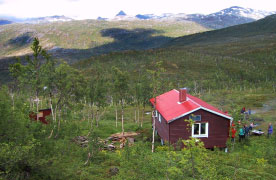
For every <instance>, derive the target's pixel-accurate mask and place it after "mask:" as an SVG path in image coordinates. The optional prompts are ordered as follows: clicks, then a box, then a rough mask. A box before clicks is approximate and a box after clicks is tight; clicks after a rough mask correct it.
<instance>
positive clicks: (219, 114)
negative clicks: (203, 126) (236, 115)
mask: <svg viewBox="0 0 276 180" xmlns="http://www.w3.org/2000/svg"><path fill="white" fill-rule="evenodd" d="M200 109H202V110H205V111H208V112H210V113H213V114H216V115H218V116H221V117H224V118H226V119H229V120H231V121H232V120H233V118H232V117H230V116H226V115H224V114H221V113H218V112H216V111H212V110H210V109H207V108H204V107H202V106H201V107H199V108H196V109H194V110H192V111H189V112H186V113H184V114H182V115H180V116H178V117H176V118H173V119H171V120H168V123H171V122H173V121H175V120H177V119H179V118H182V117H184V116H186V115H188V114H191V113H193V112H195V111H197V110H200Z"/></svg>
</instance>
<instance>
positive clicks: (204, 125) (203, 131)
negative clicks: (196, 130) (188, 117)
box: [200, 123, 206, 134]
mask: <svg viewBox="0 0 276 180" xmlns="http://www.w3.org/2000/svg"><path fill="white" fill-rule="evenodd" d="M200 132H201V134H206V123H202V124H201V127H200Z"/></svg>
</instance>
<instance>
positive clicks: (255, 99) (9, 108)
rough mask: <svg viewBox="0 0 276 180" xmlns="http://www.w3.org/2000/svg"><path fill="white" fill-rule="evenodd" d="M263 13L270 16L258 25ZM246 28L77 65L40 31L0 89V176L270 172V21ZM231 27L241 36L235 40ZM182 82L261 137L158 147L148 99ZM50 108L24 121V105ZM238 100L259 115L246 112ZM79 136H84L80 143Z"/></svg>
mask: <svg viewBox="0 0 276 180" xmlns="http://www.w3.org/2000/svg"><path fill="white" fill-rule="evenodd" d="M272 17H273V16H272ZM264 21H268V22H267V24H273V22H274V19H264V20H261V21H258V22H256V23H260V22H264ZM269 22H270V23H269ZM255 25H256V24H255ZM244 26H252V28H253V27H255V26H254V23H251V24H246V25H242V26H240V27H241V29H243V31H242V30H239V26H235V27H232V28H234V29H236V31H234V29H232V30H231V28H230V30H229V29H222V30H221V31H212V32H207V33H201V34H196V35H192V36H187V37H181V38H177V39H174V40H172V41H170V42H169V41H167V42H168V44H167V45H166V46H162V48H155V49H146V50H143V49H139V50H125V51H122V52H121V51H120V52H110V53H106V54H101V55H97V56H93V57H90V58H87V59H86V60H84V61H79V62H77V63H74V64H73V66H70V65H68V64H67V63H65V62H62V61H60V63H59V64H58V63H56V62H55V61H53V59H52V58H51V57H50V56H48V55H47V53H45V52H44V51H38V50H39V48H37V47H39V41H38V40H37V39H36V40H35V41H33V43H32V49H33V51H34V52H33V56H32V57H30V59H29V60H28V61H27V63H26V64H24V65H22V64H14V65H13V66H11V69H10V70H11V74H12V75H13V76H12V77H13V81H12V82H11V83H9V84H8V87H7V86H3V87H1V89H0V119H1V120H0V137H1V138H0V179H1V178H2V179H99V180H101V179H118V180H121V179H130V180H137V179H139V180H144V179H151V180H156V179H160V180H165V179H172V180H180V179H206V180H207V179H208V180H211V179H214V180H228V179H249V180H251V179H267V180H271V179H276V153H275V152H276V151H275V150H276V135H275V132H274V133H273V135H272V137H271V138H267V137H266V136H265V135H266V130H267V125H268V123H270V122H271V123H272V124H273V127H274V128H275V127H276V124H275V118H276V114H275V110H276V109H275V104H276V81H275V79H276V71H275V69H276V54H275V46H274V44H273V43H274V40H273V39H271V41H263V39H262V38H259V37H260V36H263V37H268V36H271V35H273V33H274V29H273V27H274V26H271V27H270V28H268V27H267V29H266V28H264V29H263V32H262V31H261V30H260V32H259V33H258V32H257V31H258V30H256V31H255V32H252V35H251V36H248V37H247V34H248V33H247V31H246V30H247V28H244ZM6 27H8V26H6ZM150 31H152V30H150ZM231 31H233V33H234V34H235V32H237V34H238V36H237V37H238V38H237V39H235V42H234V43H232V42H230V41H231V39H232V38H231ZM105 32H106V31H105ZM107 32H108V31H107ZM109 32H110V31H109ZM109 32H108V33H109ZM111 32H113V31H111ZM115 32H116V29H115ZM238 32H239V33H238ZM243 32H244V34H243ZM266 32H267V33H266ZM108 33H107V34H108ZM208 33H211V35H210V36H209V35H208ZM216 33H217V34H218V35H217V34H216ZM254 33H255V34H254ZM116 36H120V38H124V37H125V36H123V37H121V34H120V33H118V34H117V35H116ZM233 36H234V35H233ZM131 37H132V36H131ZM195 37H196V39H195V42H196V43H193V40H192V39H193V38H195ZM219 37H221V38H222V37H225V38H226V39H228V40H227V41H225V40H223V39H221V41H220V40H219V39H220V38H219ZM76 38H77V37H76ZM31 42H32V41H31ZM188 42H190V44H189V43H188ZM128 43H132V42H128ZM149 43H152V42H149ZM109 44H110V43H109ZM111 44H112V43H111ZM115 44H116V43H115ZM106 45H107V46H108V44H106ZM116 45H117V46H118V44H116ZM258 45H259V46H258ZM26 48H27V47H26ZM40 58H41V59H43V60H44V61H40ZM64 60H66V58H64ZM180 87H187V88H188V89H189V93H190V94H192V95H194V96H197V97H199V98H201V99H203V100H205V101H206V102H208V103H210V104H212V105H214V106H215V107H217V108H219V109H221V110H223V111H228V112H229V114H230V115H231V116H232V117H233V121H234V123H235V124H236V125H237V129H238V128H239V127H241V126H242V125H244V124H249V123H251V122H254V123H258V126H257V127H256V128H255V129H261V130H263V131H264V132H265V135H263V136H260V137H255V136H250V137H249V139H248V140H246V141H243V142H238V135H237V134H236V142H235V143H231V142H230V141H229V142H228V143H227V145H228V153H225V152H224V151H221V150H219V149H217V148H214V150H206V149H205V148H203V145H202V143H200V142H198V141H197V140H195V139H190V141H189V144H188V145H187V147H186V148H183V149H181V150H180V149H178V148H176V149H173V148H172V146H168V145H165V146H161V144H160V140H159V138H158V137H156V136H155V137H154V138H153V137H152V135H153V134H154V133H152V124H151V113H152V112H151V111H152V110H153V108H152V107H151V106H150V105H149V102H148V99H149V98H151V97H154V96H155V95H157V94H161V93H164V92H166V91H168V90H171V89H174V88H176V89H177V88H180ZM38 98H39V99H40V100H41V101H37V99H38ZM49 107H51V108H52V112H53V114H51V116H49V117H48V118H47V121H48V122H49V124H48V125H44V124H42V123H39V122H36V121H35V120H30V119H29V112H30V111H32V112H37V109H44V108H49ZM242 107H246V109H247V108H251V109H252V112H255V114H253V115H251V116H249V117H248V118H246V117H245V116H243V115H242V114H241V113H240V110H241V108H242ZM238 121H241V123H242V124H241V125H238ZM129 131H134V132H137V133H139V135H138V136H136V137H135V141H134V144H132V143H131V141H130V140H127V141H120V142H115V143H114V144H113V145H114V146H116V149H115V150H108V148H106V145H107V144H106V143H111V142H110V140H108V139H109V138H108V137H109V136H110V135H111V134H113V133H119V132H129ZM80 137H81V138H83V137H85V138H86V139H87V140H88V141H87V142H86V143H85V144H84V145H82V144H80V143H78V142H77V141H76V139H78V138H80ZM152 140H155V142H154V143H152ZM124 143H125V144H124ZM184 143H187V142H184ZM122 144H123V145H122ZM152 144H153V145H154V146H155V147H154V148H153V149H154V152H153V153H152V152H151V150H152V149H151V148H152V147H151V146H152ZM120 146H124V147H123V148H120ZM104 147H105V148H104Z"/></svg>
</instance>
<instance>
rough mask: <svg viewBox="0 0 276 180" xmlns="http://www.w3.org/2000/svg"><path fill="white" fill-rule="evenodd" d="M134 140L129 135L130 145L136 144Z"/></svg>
mask: <svg viewBox="0 0 276 180" xmlns="http://www.w3.org/2000/svg"><path fill="white" fill-rule="evenodd" d="M134 140H135V139H134V138H132V137H128V138H127V142H128V145H130V146H131V145H133V144H134Z"/></svg>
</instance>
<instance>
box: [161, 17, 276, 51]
mask: <svg viewBox="0 0 276 180" xmlns="http://www.w3.org/2000/svg"><path fill="white" fill-rule="evenodd" d="M275 37H276V15H271V16H268V17H266V18H264V19H261V20H258V21H255V22H252V23H247V24H242V25H237V26H233V27H229V28H224V29H220V30H214V31H208V32H203V33H197V34H194V35H190V36H183V37H179V38H175V39H173V40H171V41H170V42H169V43H167V44H165V45H164V47H167V46H169V47H174V48H186V49H192V50H195V49H196V50H197V51H202V52H206V53H212V54H216V55H229V56H236V55H237V56H239V55H242V54H254V53H255V52H256V51H259V52H260V51H263V52H265V51H273V50H274V49H275V46H276V38H275Z"/></svg>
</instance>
